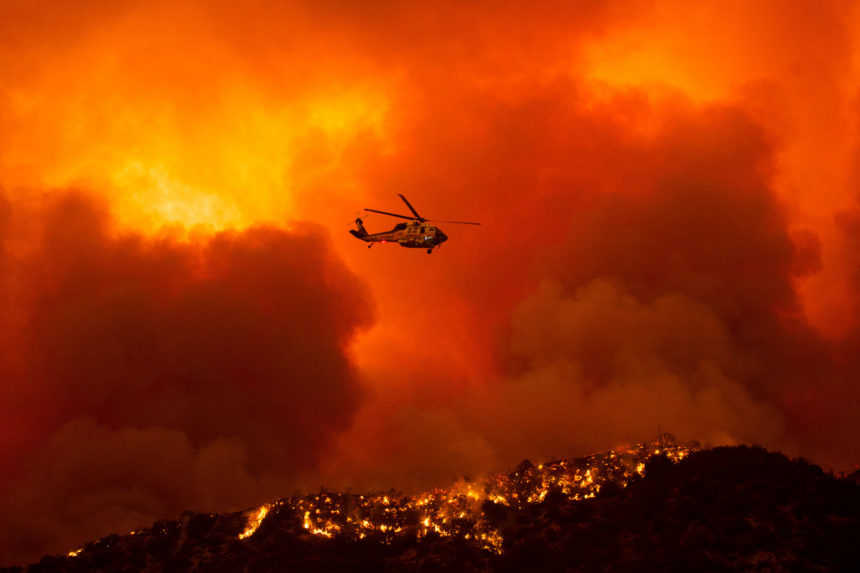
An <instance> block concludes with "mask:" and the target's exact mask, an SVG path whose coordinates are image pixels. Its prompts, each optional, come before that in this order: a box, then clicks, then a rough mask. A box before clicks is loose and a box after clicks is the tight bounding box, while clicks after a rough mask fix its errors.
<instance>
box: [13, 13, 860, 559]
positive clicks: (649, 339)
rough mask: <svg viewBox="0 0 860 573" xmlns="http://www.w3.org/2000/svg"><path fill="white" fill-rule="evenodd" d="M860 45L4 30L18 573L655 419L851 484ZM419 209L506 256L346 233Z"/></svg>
mask: <svg viewBox="0 0 860 573" xmlns="http://www.w3.org/2000/svg"><path fill="white" fill-rule="evenodd" d="M857 24H858V13H857V11H856V9H854V8H851V7H850V6H847V5H844V4H842V3H839V2H832V3H824V4H821V3H818V4H816V5H815V7H814V9H813V8H811V7H810V6H809V4H808V3H807V2H801V1H798V2H789V3H786V2H776V1H773V2H764V3H756V4H755V5H752V4H750V3H734V4H731V3H730V4H726V3H725V2H705V3H697V4H696V5H691V4H690V3H686V2H679V1H674V0H661V1H659V2H639V1H635V0H621V1H617V2H611V3H610V2H579V3H576V4H574V5H571V4H570V3H565V2H550V3H543V4H541V5H540V6H526V5H507V6H499V5H498V4H497V3H486V2H470V3H468V4H463V3H461V2H437V3H434V4H433V5H432V6H413V5H403V4H402V3H394V2H375V3H372V4H366V3H365V4H355V5H352V4H348V5H333V4H331V3H327V2H322V3H320V2H313V3H308V2H289V3H281V2H277V3H276V2H265V1H258V2H251V3H250V4H248V3H245V4H243V5H242V7H239V6H237V5H236V4H235V3H229V2H220V1H219V2H207V3H196V2H192V3H186V4H184V5H183V6H177V5H175V3H171V2H160V1H159V2H148V3H140V2H136V1H125V2H116V3H113V4H112V5H111V6H110V7H105V6H102V5H100V4H97V3H84V4H82V5H81V4H79V5H78V6H76V7H74V8H71V7H68V8H64V7H55V8H54V9H52V10H50V11H45V10H37V9H35V8H32V7H31V6H29V4H27V3H25V2H17V1H6V2H3V3H2V7H0V45H2V46H3V49H2V50H0V188H2V189H3V190H4V193H3V194H0V239H2V240H0V297H2V302H0V309H2V311H0V312H2V316H3V319H4V321H5V322H6V324H11V325H13V326H12V327H11V328H7V329H4V331H3V332H0V374H2V376H3V380H4V386H3V388H2V389H0V392H2V395H3V396H4V398H6V399H5V400H4V401H3V403H2V404H0V413H3V414H4V417H3V422H0V424H2V425H0V428H2V434H0V444H2V445H3V446H4V451H8V452H11V453H10V454H9V455H8V456H7V457H4V458H0V467H3V468H8V469H14V470H15V473H14V475H12V474H11V473H10V474H9V475H7V476H5V477H3V478H0V488H2V489H0V499H2V500H3V501H2V504H0V507H4V508H5V509H6V510H5V511H3V512H2V513H3V515H4V516H5V518H4V519H5V521H3V522H0V528H2V529H3V530H4V531H15V532H17V533H16V534H15V537H9V539H13V541H12V542H11V543H10V544H8V546H6V547H4V548H3V553H2V554H0V555H2V556H3V557H2V559H5V560H7V561H14V560H18V559H21V558H24V557H32V556H33V555H36V554H38V553H39V552H41V551H46V550H51V551H61V550H65V549H68V547H65V546H63V544H66V543H76V542H78V541H80V539H78V538H75V539H71V537H70V536H69V534H68V529H69V528H68V527H64V526H63V523H69V522H70V523H75V524H76V525H75V527H74V529H75V531H78V532H80V535H81V536H84V535H86V536H91V535H92V536H95V535H99V534H101V533H104V532H107V531H109V530H111V529H117V528H124V527H127V526H128V527H131V526H133V524H139V523H142V522H145V521H146V520H150V519H153V518H155V517H157V516H164V515H167V514H170V513H172V512H176V511H179V510H180V509H182V508H184V507H189V506H195V507H207V508H209V507H211V508H213V509H226V508H229V507H235V506H237V505H241V504H246V505H251V504H253V503H257V502H259V501H262V499H261V497H262V496H264V495H269V494H272V495H275V494H283V493H284V492H283V491H282V490H283V488H285V487H292V486H294V485H305V486H308V487H315V486H316V485H318V484H319V482H320V480H325V481H326V482H329V483H341V484H348V485H372V486H383V487H390V486H399V487H411V486H418V485H428V484H435V483H439V482H440V481H443V480H446V479H448V478H450V477H456V476H457V475H459V474H461V473H466V472H469V473H475V472H480V471H484V470H486V469H490V468H492V469H498V468H500V467H501V466H503V465H505V464H508V463H511V462H516V461H519V459H518V458H521V457H523V456H540V455H566V454H579V453H584V450H589V449H600V448H604V447H609V446H612V445H615V443H616V442H617V441H624V440H631V439H633V440H635V439H641V438H643V437H647V436H642V434H643V433H650V432H652V431H654V430H656V426H657V425H658V424H660V425H662V426H663V427H664V428H665V429H667V430H669V431H674V432H676V433H678V434H679V435H680V436H681V437H682V438H691V439H703V440H710V441H713V442H728V441H760V442H764V443H765V445H768V446H772V447H780V448H785V449H786V450H788V451H790V452H792V453H799V454H803V455H806V456H809V457H811V458H812V459H814V460H816V461H820V462H822V463H827V464H834V465H835V466H836V467H842V466H844V465H845V464H848V463H856V459H857V456H858V455H860V452H858V450H857V446H856V445H855V444H852V441H851V439H849V437H850V436H853V435H854V434H856V430H857V425H856V421H854V418H853V414H852V412H854V411H856V407H857V405H858V404H857V401H858V393H857V391H856V390H854V389H852V385H851V384H850V380H851V379H852V376H853V375H854V373H856V372H858V371H860V364H857V360H856V358H855V357H856V355H858V352H857V349H858V348H860V343H858V339H860V335H858V332H860V328H858V324H857V322H856V312H854V310H855V309H856V308H857V292H858V290H857V288H858V281H857V276H856V262H857V261H856V252H855V251H856V249H854V248H853V246H854V245H855V244H856V235H857V224H856V220H857V217H856V211H857V210H858V206H857V203H856V202H857V199H858V198H857V195H856V191H855V189H854V187H855V185H854V182H856V173H855V171H854V167H853V164H854V162H855V161H854V160H855V159H856V157H857V139H856V125H857V108H856V102H855V99H856V93H857V78H858V69H857V66H856V58H855V54H856V53H857V45H858V42H857V38H858V37H860V35H858V32H860V27H858V25H857ZM69 188H75V189H83V190H85V194H84V195H74V194H72V195H68V194H67V191H66V190H67V189H69ZM396 193H404V194H406V195H407V196H408V197H409V198H410V200H412V202H413V203H414V204H415V206H416V207H417V208H418V209H419V211H420V212H422V214H424V215H425V216H427V217H430V218H433V217H438V218H440V219H447V218H451V219H477V220H480V221H481V222H482V223H483V226H482V227H480V228H476V229H472V228H456V227H454V226H445V225H442V227H443V228H444V230H445V232H446V233H447V234H448V235H449V236H450V238H451V240H450V241H449V242H448V243H446V244H445V245H444V248H442V249H440V250H438V251H437V252H436V253H434V254H433V255H432V256H429V257H428V256H427V255H425V254H424V253H423V252H418V253H416V252H412V251H407V250H406V249H399V248H394V247H391V246H387V247H388V248H385V247H383V246H379V247H378V248H374V249H371V250H368V249H366V248H364V247H365V246H364V245H363V244H359V243H358V242H356V241H354V239H353V238H352V237H350V236H349V235H348V234H347V233H346V229H347V228H348V227H349V226H350V225H351V224H352V221H353V220H354V218H355V217H356V215H357V214H358V213H360V212H361V209H362V208H364V207H373V208H379V209H386V210H398V209H399V206H398V205H397V199H396ZM4 197H5V198H4ZM302 221H311V222H312V223H311V224H310V225H309V224H308V223H304V222H302ZM391 223H392V220H389V219H387V218H385V217H382V216H374V215H371V216H369V217H367V218H366V224H367V225H368V227H369V228H370V229H371V230H380V229H383V228H387V227H388V226H389V225H390V224H391ZM327 237H328V238H327ZM371 299H372V302H371ZM371 307H374V308H375V321H372V320H371V312H370V308H371ZM359 381H360V382H359ZM119 444H127V445H128V446H127V447H128V448H130V450H131V451H133V452H134V453H133V454H130V455H128V456H125V455H124V454H120V453H117V450H118V449H120V446H119ZM159 456H163V457H164V459H165V460H166V461H165V463H164V467H167V468H170V471H169V472H161V470H158V471H155V472H153V473H152V474H150V473H146V472H143V473H141V474H140V475H138V471H137V470H138V469H139V467H144V466H146V465H147V464H150V465H157V464H155V463H154V462H152V460H154V459H157V458H159ZM111 457H114V458H115V460H116V461H115V463H114V464H107V463H103V460H104V459H109V458H111ZM22 460H23V461H22ZM100 464H101V465H100ZM90 466H92V467H95V468H97V469H98V471H95V470H93V471H94V475H97V476H102V477H101V478H99V479H94V480H90V481H88V480H87V479H85V477H84V474H83V472H82V470H81V468H82V467H90ZM129 468H131V469H129ZM213 468H214V469H213ZM177 472H178V473H182V472H185V473H184V475H187V476H188V479H187V480H183V482H182V484H181V485H175V483H174V482H175V480H173V481H171V480H170V479H168V475H171V476H172V475H174V474H175V473H177ZM213 474H217V475H219V476H223V479H213V478H212V477H211V476H212V475H213ZM34 475H42V476H59V477H56V479H57V480H61V481H63V483H67V484H68V485H63V486H62V487H61V486H60V485H59V482H57V483H54V482H50V479H49V478H44V479H42V478H40V479H39V480H30V482H31V483H33V484H35V485H34V486H33V487H28V488H26V489H21V488H23V486H21V485H20V484H21V483H23V482H22V481H21V480H28V479H30V476H34ZM63 476H67V477H63ZM207 476H208V477H207ZM45 480H47V481H45ZM39 491H57V492H61V493H58V494H57V495H54V496H48V497H47V498H45V499H41V498H40V497H39V494H38V492H39ZM130 492H143V493H141V494H139V496H138V497H135V495H138V494H135V495H132V494H131V493H130ZM16 493H17V495H16ZM66 498H70V499H71V498H77V499H81V498H84V499H88V500H93V503H92V504H84V505H82V506H80V507H77V506H74V507H73V506H69V505H66V504H64V503H63V502H62V500H63V499H66ZM16 500H17V501H16ZM21 500H26V501H21ZM21 503H27V504H31V505H32V507H33V508H35V509H34V510H33V511H32V515H33V516H34V517H33V519H32V520H30V521H27V520H24V519H23V518H22V517H21V515H22V514H23V513H26V512H23V511H22V506H21V505H20V504H21Z"/></svg>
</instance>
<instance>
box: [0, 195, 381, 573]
mask: <svg viewBox="0 0 860 573" xmlns="http://www.w3.org/2000/svg"><path fill="white" fill-rule="evenodd" d="M27 215H28V216H27V217H26V219H18V218H17V216H16V213H15V211H14V203H13V207H12V214H11V215H10V216H11V218H12V219H13V225H15V226H17V225H22V226H26V227H28V228H29V229H30V231H29V232H31V233H32V229H33V228H34V227H36V228H38V231H36V232H35V234H36V237H35V238H31V239H30V242H28V244H27V248H26V249H21V250H20V252H11V253H9V254H8V255H7V257H6V260H5V261H4V268H5V269H6V273H4V276H5V277H6V278H10V279H11V282H12V284H13V288H12V289H11V293H10V294H9V295H7V297H6V300H5V301H4V306H3V312H2V315H3V316H4V318H6V321H4V322H6V324H7V325H10V326H11V325H14V337H10V338H9V339H4V343H5V347H4V351H6V352H5V353H4V355H5V356H6V357H7V359H8V361H7V363H6V364H4V366H5V369H4V370H5V371H7V372H11V373H12V374H11V377H7V378H5V379H4V386H3V388H2V394H3V404H4V413H5V412H9V413H11V417H4V421H3V434H4V437H6V438H7V439H5V440H4V443H6V444H8V445H9V446H10V449H9V450H5V453H4V456H3V457H2V459H0V464H2V467H3V472H4V474H6V475H7V476H8V475H10V474H11V475H12V478H11V479H10V480H9V481H8V483H4V489H5V491H4V495H3V498H2V503H3V511H2V514H3V516H4V517H3V519H4V523H3V526H2V528H3V530H4V532H5V533H7V534H8V535H5V536H4V538H5V539H8V540H9V543H8V545H4V547H3V550H4V551H5V552H7V553H4V556H3V558H4V560H9V559H10V558H11V557H12V556H13V555H19V554H20V555H23V554H27V553H26V552H27V551H28V550H29V551H33V552H37V551H43V550H45V549H46V548H53V550H58V549H61V548H62V547H63V545H62V544H63V543H65V544H66V545H68V544H70V543H76V542H78V541H81V540H83V539H86V538H87V537H91V536H97V535H100V534H103V533H104V532H105V531H106V530H123V529H126V530H127V529H130V528H132V527H135V526H136V525H135V524H137V526H139V525H142V524H145V523H147V522H149V521H152V520H154V519H157V518H159V516H164V515H172V514H175V513H176V512H178V511H182V510H183V509H185V508H197V509H200V510H214V509H226V508H239V507H243V506H246V505H249V504H251V503H254V502H256V501H259V500H260V499H264V498H265V496H274V495H277V494H278V493H279V492H282V491H284V490H285V489H288V488H290V487H292V485H293V484H294V483H295V482H294V480H295V479H296V476H297V475H299V473H301V472H306V471H311V470H312V469H313V468H314V467H316V466H317V465H318V463H319V458H320V455H321V453H322V452H323V450H324V448H325V447H326V446H327V444H328V443H329V442H330V441H331V440H332V438H333V436H335V435H336V434H337V433H338V432H341V431H343V430H345V429H346V428H348V427H349V425H350V421H351V419H352V417H353V415H354V414H355V412H356V409H357V407H358V405H359V404H360V402H361V395H362V391H361V389H360V386H359V383H358V379H357V374H356V371H355V369H354V367H353V366H352V365H351V364H350V362H349V360H348V358H347V356H346V346H347V344H348V343H349V341H350V340H351V338H352V337H353V335H354V334H355V332H356V331H357V329H359V328H362V327H365V326H367V325H368V324H369V323H370V319H371V310H370V309H371V306H370V302H369V298H368V293H367V292H366V289H365V288H364V287H363V286H362V284H361V282H360V281H359V280H358V279H357V278H356V277H355V276H354V275H352V273H350V272H349V271H347V270H346V269H345V268H344V267H343V265H342V264H341V263H340V262H339V261H338V260H337V259H336V258H335V257H334V256H333V254H332V253H331V252H330V248H329V246H328V239H327V238H326V235H325V233H324V232H322V231H321V230H320V229H318V228H315V227H313V226H304V227H300V228H296V229H294V230H289V231H286V230H281V229H276V228H267V227H253V228H250V229H247V230H245V231H237V232H234V231H225V232H221V233H217V234H215V235H212V236H204V237H198V238H195V237H190V238H180V237H176V236H172V235H171V234H170V233H169V232H166V233H164V234H161V235H158V236H154V237H143V236H141V235H138V234H135V233H129V232H123V233H119V232H116V231H115V230H114V229H112V228H111V224H110V219H109V218H108V215H107V213H106V208H105V206H104V205H103V204H102V202H101V201H98V200H93V199H91V198H88V197H86V196H83V195H81V194H77V193H69V194H64V195H60V196H59V197H58V198H57V199H56V200H52V201H50V203H49V205H47V206H46V208H45V209H44V210H42V211H40V212H39V213H37V214H34V213H32V212H31V213H29V214H27ZM22 216H23V214H22ZM6 238H7V239H8V240H14V238H15V237H14V234H13V236H12V237H8V235H7V236H6ZM16 434H17V437H16ZM7 436H11V437H7ZM13 550H14V551H16V552H20V553H15V554H13V553H11V552H12V551H13ZM29 555H30V557H33V556H36V555H37V553H30V554H29Z"/></svg>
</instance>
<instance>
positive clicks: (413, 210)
mask: <svg viewBox="0 0 860 573" xmlns="http://www.w3.org/2000/svg"><path fill="white" fill-rule="evenodd" d="M398 195H400V198H401V199H403V202H404V203H406V206H407V207H409V210H410V211H412V214H413V215H415V218H416V219H418V220H419V221H426V220H427V219H425V218H424V217H422V216H421V215H419V214H418V211H416V210H415V207H413V206H412V204H411V203H410V202H409V201H408V200H407V199H406V197H404V196H403V193H398Z"/></svg>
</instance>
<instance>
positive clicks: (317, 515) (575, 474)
mask: <svg viewBox="0 0 860 573" xmlns="http://www.w3.org/2000/svg"><path fill="white" fill-rule="evenodd" d="M667 442H668V443H667ZM695 448H696V446H694V445H688V446H682V445H676V444H675V443H674V442H673V441H671V440H667V438H665V437H664V438H661V439H660V440H659V442H658V443H657V444H654V443H652V444H637V445H634V446H632V447H629V448H623V449H619V450H610V451H609V452H605V453H603V454H595V455H593V456H589V457H586V458H581V459H578V460H558V461H551V462H545V463H542V464H540V465H538V466H532V465H524V466H521V467H520V468H518V470H517V471H515V472H513V473H512V474H497V475H493V476H490V477H487V478H485V479H483V480H480V481H477V482H458V483H457V484H455V485H453V486H451V487H450V488H447V489H434V490H432V491H426V492H422V493H420V494H418V495H414V496H405V495H404V496H400V495H394V494H392V493H386V494H377V495H352V494H344V493H335V492H327V493H320V494H319V495H308V496H298V497H294V498H291V499H289V500H280V501H278V502H276V503H274V504H266V505H263V506H261V507H260V508H259V509H258V510H256V511H254V512H252V513H251V514H249V517H248V523H247V526H246V528H245V530H244V531H243V532H242V533H240V534H239V539H247V538H248V537H250V536H251V535H253V534H254V532H255V531H256V530H257V528H258V527H259V526H260V524H261V523H262V522H263V520H264V519H265V518H266V516H267V515H269V513H270V511H269V510H270V509H273V508H275V507H277V508H279V510H278V511H280V508H281V507H282V506H283V507H284V508H286V510H287V511H291V512H293V515H295V516H296V518H297V519H298V520H299V521H300V523H301V527H302V529H303V530H304V531H305V532H306V533H307V534H310V535H317V536H321V537H326V538H333V537H335V536H346V537H347V538H350V539H353V540H363V539H366V538H368V537H370V536H374V538H376V539H378V540H379V541H381V542H382V543H391V542H392V541H393V540H394V538H395V537H396V536H400V535H414V536H415V537H416V538H418V539H424V538H427V537H428V536H431V535H436V536H439V537H459V538H461V539H464V540H467V541H469V542H472V543H476V544H477V545H479V546H480V547H481V548H483V549H485V550H487V551H491V552H494V553H497V554H501V553H502V549H503V545H504V539H503V538H502V535H501V533H500V532H499V530H498V529H496V528H494V527H493V526H492V525H491V523H490V521H489V519H488V518H487V516H486V515H485V513H484V510H483V507H484V503H485V502H487V501H489V502H491V503H493V504H498V505H503V506H507V507H514V508H517V507H523V506H525V505H527V504H534V503H541V502H543V501H544V500H545V499H546V497H547V496H548V495H549V493H550V492H552V491H555V492H557V493H559V494H561V495H563V496H565V497H566V498H567V499H569V500H571V501H580V500H584V499H591V498H594V497H595V496H596V495H597V493H598V492H599V491H600V489H601V487H602V486H603V485H605V484H607V483H616V484H618V485H619V486H621V487H626V486H627V484H628V483H629V482H630V481H631V480H633V479H636V478H638V477H640V476H642V475H644V474H645V463H646V462H647V461H648V459H649V458H650V457H652V456H656V455H664V456H666V457H667V458H669V459H670V460H671V461H673V462H678V461H680V460H681V459H683V458H684V457H686V456H687V455H688V454H689V453H690V452H691V451H693V450H694V449H695Z"/></svg>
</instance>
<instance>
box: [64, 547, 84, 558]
mask: <svg viewBox="0 0 860 573" xmlns="http://www.w3.org/2000/svg"><path fill="white" fill-rule="evenodd" d="M83 550H84V548H83V547H78V548H77V549H75V550H74V551H69V552H68V553H67V555H68V556H69V557H77V556H78V555H80V554H81V551H83Z"/></svg>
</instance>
